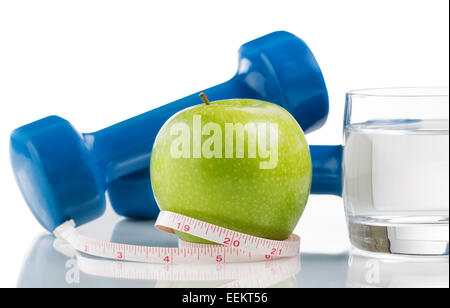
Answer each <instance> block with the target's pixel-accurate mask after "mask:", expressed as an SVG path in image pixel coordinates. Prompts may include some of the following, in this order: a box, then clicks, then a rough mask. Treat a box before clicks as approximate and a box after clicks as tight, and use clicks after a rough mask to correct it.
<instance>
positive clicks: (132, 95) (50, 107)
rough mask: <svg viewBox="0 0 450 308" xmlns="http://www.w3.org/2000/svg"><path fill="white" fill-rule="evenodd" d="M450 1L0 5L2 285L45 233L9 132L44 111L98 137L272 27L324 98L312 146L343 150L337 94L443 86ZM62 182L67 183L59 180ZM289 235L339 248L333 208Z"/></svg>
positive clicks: (218, 73) (209, 71)
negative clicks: (315, 72)
mask: <svg viewBox="0 0 450 308" xmlns="http://www.w3.org/2000/svg"><path fill="white" fill-rule="evenodd" d="M448 6H449V2H448V1H447V0H427V1H425V0H424V1H413V0H408V1H401V0H389V1H384V0H378V1H362V0H356V1H349V0H341V1H335V0H330V1H325V0H314V1H298V0H297V1H282V0H278V1H264V0H255V1H249V0H246V1H242V0H240V1H234V0H228V1H212V0H204V1H196V0H190V1H185V0H180V1H173V0H165V1H111V0H109V1H93V0H89V1H60V0H59V1H17V0H16V1H0V106H1V110H0V184H1V186H0V187H1V190H0V192H1V197H0V200H1V205H0V206H1V209H2V210H1V214H0V286H15V284H16V281H17V277H18V274H19V271H20V267H21V263H22V259H23V258H24V256H25V254H26V251H27V249H28V247H29V246H30V244H31V241H32V240H33V238H34V237H35V236H36V235H37V234H38V233H39V232H42V231H43V229H42V227H41V226H40V225H39V224H38V223H37V222H36V221H35V219H34V218H33V216H32V215H31V213H30V211H29V210H28V208H27V206H26V204H25V202H24V201H23V199H22V197H21V194H20V192H19V190H18V188H17V186H16V183H15V181H14V177H13V174H12V171H11V167H10V163H9V154H8V143H9V134H10V132H11V130H13V129H14V128H16V127H18V126H21V125H23V124H26V123H28V122H31V121H34V120H37V119H39V118H42V117H44V116H47V115H50V114H57V115H60V116H62V117H64V118H66V119H68V120H70V121H71V123H73V124H74V125H75V126H76V127H77V128H78V129H79V131H81V132H90V131H95V130H98V129H101V128H104V127H106V126H108V125H110V124H114V123H116V122H118V121H120V120H123V119H127V118H129V117H131V116H134V115H137V114H140V113H142V112H144V111H147V110H149V109H152V108H154V107H157V106H160V105H162V104H165V103H168V102H171V101H173V100H175V99H177V98H181V97H183V96H185V95H187V94H190V93H192V92H194V91H197V90H201V89H204V88H207V87H209V86H213V85H215V84H218V83H220V82H223V81H225V80H226V79H228V78H230V77H231V76H232V75H233V74H234V72H235V70H236V67H237V50H238V48H239V46H240V45H241V44H243V43H245V42H247V41H249V40H252V39H254V38H257V37H259V36H262V35H264V34H267V33H270V32H272V31H275V30H287V31H290V32H292V33H294V34H296V35H297V36H299V37H301V38H302V39H304V40H305V41H306V42H307V44H308V45H309V46H310V48H311V49H312V50H313V52H314V54H315V55H316V57H317V59H318V62H319V64H320V66H321V67H322V70H323V73H324V76H325V80H326V82H327V85H328V89H329V94H330V103H331V106H330V107H331V108H330V117H329V121H328V123H327V124H326V126H325V127H324V128H322V129H321V130H320V131H317V132H315V133H313V134H310V135H308V136H307V138H308V141H309V143H310V144H338V143H340V142H341V132H342V116H343V107H344V95H345V92H346V91H348V90H351V89H356V88H365V87H385V86H447V85H448V75H449V68H448V66H449V63H448V61H449V60H448V57H449V39H448V36H449V13H448V10H449V7H448ZM68 176H70V175H68ZM297 232H298V233H299V234H300V235H301V236H302V237H303V244H304V246H303V249H304V250H307V251H326V252H339V251H343V250H345V249H346V248H347V245H348V241H347V237H346V236H347V235H346V229H345V220H344V211H343V207H342V201H341V200H340V199H338V198H335V197H326V196H325V197H312V198H311V199H310V202H309V204H308V207H307V210H306V212H305V214H304V216H303V217H302V219H301V221H300V224H299V226H298V228H297Z"/></svg>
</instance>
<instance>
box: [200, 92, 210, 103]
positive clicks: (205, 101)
mask: <svg viewBox="0 0 450 308" xmlns="http://www.w3.org/2000/svg"><path fill="white" fill-rule="evenodd" d="M199 96H200V98H201V99H202V101H203V102H204V103H205V105H211V102H210V101H209V99H208V97H207V96H206V94H205V93H203V92H202V93H200V94H199Z"/></svg>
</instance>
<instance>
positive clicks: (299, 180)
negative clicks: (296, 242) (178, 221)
mask: <svg viewBox="0 0 450 308" xmlns="http://www.w3.org/2000/svg"><path fill="white" fill-rule="evenodd" d="M204 102H205V104H201V105H198V106H194V107H190V108H187V109H185V110H183V111H180V112H179V113H177V114H176V115H174V116H173V117H172V118H170V119H169V120H168V121H167V122H166V124H165V125H164V126H163V127H162V128H161V130H160V132H159V133H158V135H157V137H156V140H155V143H154V146H153V152H152V156H151V164H150V172H151V182H152V187H153V192H154V194H155V199H156V201H157V203H158V206H159V207H160V209H161V210H165V211H172V212H176V213H179V214H182V215H186V216H189V217H192V218H196V219H199V220H202V221H206V222H209V223H211V224H215V225H218V226H221V227H225V228H228V229H232V230H234V231H238V232H243V233H246V234H250V235H253V236H258V237H263V238H267V239H273V240H284V239H286V238H287V237H288V236H289V235H290V234H291V233H292V231H293V229H294V228H295V226H296V224H297V223H298V220H299V219H300V216H301V215H302V213H303V210H304V208H305V205H306V202H307V200H308V196H309V192H310V188H311V178H312V163H311V156H310V152H309V147H308V144H307V143H306V140H305V137H304V134H303V131H302V129H301V128H300V126H299V125H298V123H297V121H296V120H295V119H294V118H293V117H292V116H291V114H290V113H289V112H287V111H286V110H285V109H283V108H281V107H279V106H278V105H275V104H272V103H268V102H264V101H259V100H250V99H232V100H223V101H216V102H212V103H209V101H207V100H204ZM177 234H178V236H179V237H180V238H181V239H183V240H186V241H190V242H199V243H205V242H207V241H205V240H202V239H199V238H196V237H193V236H190V235H187V234H185V233H181V232H177Z"/></svg>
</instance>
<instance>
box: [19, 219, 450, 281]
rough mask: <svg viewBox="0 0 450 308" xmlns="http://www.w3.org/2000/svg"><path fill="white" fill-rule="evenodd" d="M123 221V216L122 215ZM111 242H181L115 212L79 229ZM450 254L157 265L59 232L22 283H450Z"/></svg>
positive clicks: (36, 255)
mask: <svg viewBox="0 0 450 308" xmlns="http://www.w3.org/2000/svg"><path fill="white" fill-rule="evenodd" d="M116 220H118V221H116ZM80 230H81V231H83V232H84V233H87V234H89V235H90V236H92V237H95V238H99V239H108V240H111V241H113V242H119V243H127V244H135V245H151V246H162V247H176V246H177V244H178V240H177V238H176V236H174V235H171V234H167V233H164V232H160V231H158V230H156V229H155V228H154V227H153V221H133V220H126V219H121V218H115V217H113V216H110V217H108V216H107V217H104V218H103V219H100V220H99V221H96V222H94V223H90V224H88V225H86V226H83V227H81V228H80ZM448 281H449V264H448V257H439V258H424V257H422V258H417V257H409V258H408V257H400V256H397V257H392V256H388V255H378V254H377V255H375V254H367V253H361V252H359V251H353V252H349V253H338V254H326V253H302V254H301V257H300V258H286V259H281V260H275V261H270V262H255V263H246V264H225V265H223V264H217V265H215V264H214V265H157V264H139V263H130V262H117V261H113V260H103V259H99V258H91V257H88V256H78V257H77V256H75V255H74V254H73V251H72V250H71V249H70V247H65V246H64V245H61V243H58V242H55V238H54V237H53V235H51V234H48V233H44V234H41V235H39V236H38V237H37V238H36V239H35V240H34V241H33V243H32V244H31V247H30V249H29V252H28V255H27V256H26V258H25V260H24V264H23V266H22V270H21V273H20V276H19V278H18V281H17V286H18V287H68V288H77V287H150V288H153V287H156V288H158V287H177V288H186V287H208V288H210V287H224V286H227V287H286V288H309V287H323V288H327V287H448V285H449V283H448Z"/></svg>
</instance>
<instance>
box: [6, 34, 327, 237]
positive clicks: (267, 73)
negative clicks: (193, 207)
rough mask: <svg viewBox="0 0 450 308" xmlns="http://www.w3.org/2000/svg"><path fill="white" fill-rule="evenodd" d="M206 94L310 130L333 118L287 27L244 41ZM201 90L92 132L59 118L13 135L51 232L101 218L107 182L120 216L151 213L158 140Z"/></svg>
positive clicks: (311, 62)
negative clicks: (276, 108) (239, 101)
mask: <svg viewBox="0 0 450 308" xmlns="http://www.w3.org/2000/svg"><path fill="white" fill-rule="evenodd" d="M202 92H204V93H205V94H207V95H208V97H209V98H210V99H211V100H220V99H229V98H254V99H261V100H265V101H270V102H274V103H276V104H279V105H280V106H282V107H284V108H285V109H287V110H288V111H289V112H290V113H291V114H292V115H293V116H294V117H295V118H296V119H297V121H298V122H299V124H300V125H301V126H302V128H303V130H304V131H305V132H310V131H312V130H314V129H317V128H319V127H321V126H322V125H323V124H324V123H325V122H326V119H327V116H328V94H327V90H326V86H325V82H324V80H323V76H322V73H321V71H320V68H319V66H318V64H317V62H316V60H315V58H314V56H313V54H312V53H311V51H310V50H309V48H308V47H307V45H306V44H305V43H304V42H303V41H302V40H301V39H299V38H298V37H296V36H294V35H293V34H290V33H287V32H274V33H271V34H268V35H266V36H263V37H261V38H259V39H256V40H254V41H251V42H249V43H247V44H244V45H243V46H242V47H241V48H240V50H239V67H238V71H237V73H236V75H235V76H234V77H233V78H231V79H230V80H229V81H227V82H225V83H223V84H220V85H217V86H215V87H212V88H210V89H207V90H203V91H202ZM198 93H199V92H197V93H195V94H193V95H191V96H187V97H185V98H183V99H180V100H178V101H175V102H172V103H170V104H168V105H165V106H162V107H159V108H157V109H154V110H152V111H149V112H147V113H144V114H142V115H140V116H137V117H135V118H132V119H129V120H126V121H124V122H121V123H119V124H116V125H114V126H111V127H109V128H106V129H103V130H101V131H98V132H96V133H92V134H80V133H78V132H77V131H76V130H75V129H74V128H73V126H72V125H71V124H70V123H69V122H68V121H66V120H64V119H62V118H60V117H56V116H51V117H47V118H44V119H42V120H39V121H36V122H33V123H31V124H28V125H25V126H23V127H21V128H18V129H16V130H15V131H14V132H13V133H12V135H11V161H12V166H13V169H14V173H15V176H16V180H17V183H18V185H19V187H20V189H21V191H22V194H23V195H24V197H25V200H26V202H27V204H28V206H29V207H30V209H31V211H32V212H33V214H34V215H35V216H36V218H37V219H38V221H39V222H40V223H41V224H42V226H43V227H44V228H46V229H47V230H49V231H52V230H54V228H55V227H57V226H58V225H59V224H61V223H62V222H64V221H66V220H68V219H73V220H75V222H76V224H77V225H81V224H83V223H86V222H88V221H91V220H93V219H95V218H97V217H99V216H101V215H102V213H103V212H104V210H105V190H106V189H107V188H108V187H110V195H111V196H112V199H114V200H113V202H112V203H113V207H114V209H115V211H116V212H117V213H119V214H122V215H125V216H132V217H142V218H148V217H154V215H156V212H157V206H156V204H155V203H154V200H153V197H152V191H151V186H150V179H149V177H148V176H147V174H148V166H149V162H150V155H151V149H152V145H153V142H154V139H155V137H156V134H157V133H158V131H159V129H160V128H161V126H162V125H163V124H164V123H165V121H166V120H167V119H169V117H171V116H172V115H173V114H175V113H176V112H178V111H180V110H182V109H185V108H187V107H190V106H193V105H197V104H200V103H201V102H200V101H199V97H198ZM130 178H131V179H133V178H136V179H138V180H139V181H138V182H137V185H135V184H136V182H133V180H131V182H130V183H131V186H127V183H126V179H130ZM124 179H125V181H124ZM117 181H119V182H117ZM117 183H119V184H120V185H119V187H117V186H116V185H115V184H117ZM142 185H144V189H143V190H142ZM127 187H131V188H132V190H134V191H136V192H138V194H139V196H138V197H137V198H141V197H142V199H140V200H137V201H138V202H136V203H135V204H134V203H133V200H136V196H134V195H133V194H128V192H127V191H126V190H127ZM123 190H125V191H123ZM122 192H124V193H122ZM119 199H120V200H119ZM145 201H148V202H150V203H143V202H145ZM152 202H153V203H152ZM135 205H137V206H135Z"/></svg>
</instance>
